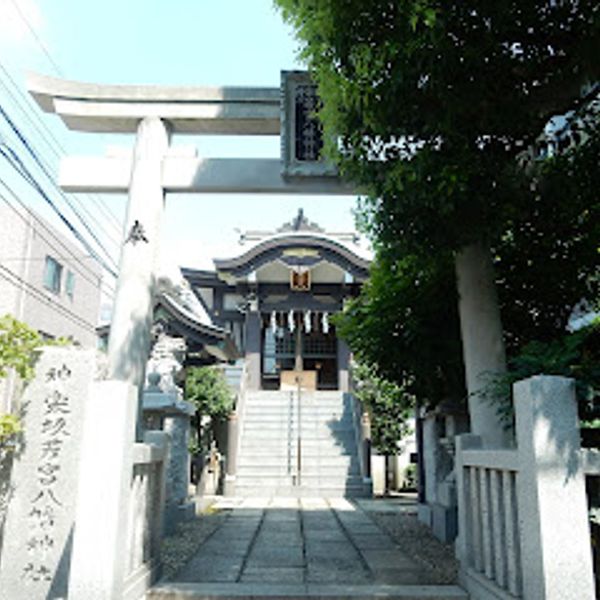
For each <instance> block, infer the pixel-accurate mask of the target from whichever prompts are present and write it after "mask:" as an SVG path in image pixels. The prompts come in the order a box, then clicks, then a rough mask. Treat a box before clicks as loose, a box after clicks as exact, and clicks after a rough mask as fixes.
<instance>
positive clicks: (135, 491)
mask: <svg viewBox="0 0 600 600" xmlns="http://www.w3.org/2000/svg"><path fill="white" fill-rule="evenodd" d="M144 441H145V442H149V443H144V444H135V445H134V451H133V475H132V479H131V487H130V490H129V507H128V527H127V539H126V546H125V557H124V558H125V560H126V570H125V582H124V591H123V599H124V600H129V599H131V600H139V598H141V597H142V596H143V594H144V593H145V591H146V590H147V589H148V587H149V586H150V585H151V583H152V582H153V581H154V580H155V579H156V576H157V574H158V572H159V569H160V544H161V537H162V515H163V510H164V504H165V472H166V459H167V434H165V433H163V432H158V431H153V432H148V433H147V434H146V437H145V440H144Z"/></svg>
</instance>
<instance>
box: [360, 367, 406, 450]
mask: <svg viewBox="0 0 600 600" xmlns="http://www.w3.org/2000/svg"><path fill="white" fill-rule="evenodd" d="M352 374H353V377H354V382H355V388H356V395H357V397H358V398H359V400H360V401H361V402H362V403H363V405H364V406H365V407H366V408H367V410H368V412H369V415H370V417H371V439H372V442H373V446H374V448H375V449H376V450H377V451H378V452H379V453H381V454H384V455H395V454H397V453H398V442H399V441H400V440H401V439H402V438H404V437H406V436H407V435H408V434H410V433H411V431H412V429H411V427H410V424H409V419H410V418H411V417H412V416H414V398H413V396H411V395H410V394H409V393H407V392H406V391H405V390H404V389H403V388H402V387H401V386H399V385H397V384H396V383H394V382H392V381H389V380H388V379H385V378H384V377H381V375H379V374H378V372H377V369H376V368H375V367H374V366H372V365H366V364H360V363H359V364H356V365H355V366H354V368H353V370H352Z"/></svg>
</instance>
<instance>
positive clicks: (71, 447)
mask: <svg viewBox="0 0 600 600" xmlns="http://www.w3.org/2000/svg"><path fill="white" fill-rule="evenodd" d="M95 354H96V353H95V351H94V350H80V349H74V348H47V349H45V350H44V351H43V352H42V353H41V355H40V358H39V360H38V361H37V364H36V375H35V378H34V379H33V381H32V382H31V383H29V385H28V386H27V388H26V390H25V393H24V396H23V400H22V403H23V413H24V418H23V427H24V435H23V444H22V446H21V448H20V449H17V454H16V457H15V462H14V465H13V469H12V476H11V485H12V487H13V493H12V496H11V499H10V502H9V505H8V511H7V516H6V523H5V530H4V541H3V544H2V550H1V551H2V554H1V555H0V590H1V593H0V596H1V597H2V598H6V599H7V600H8V599H11V600H21V599H25V598H26V599H27V600H55V599H59V598H66V597H67V593H68V589H67V587H68V579H69V565H70V554H71V544H72V537H73V519H74V515H75V500H76V497H77V479H78V469H79V454H80V448H81V434H82V429H83V418H84V407H85V402H86V400H87V396H88V388H89V385H90V383H91V382H92V380H93V378H94V375H95V365H96V358H95Z"/></svg>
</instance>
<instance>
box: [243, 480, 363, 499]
mask: <svg viewBox="0 0 600 600" xmlns="http://www.w3.org/2000/svg"><path fill="white" fill-rule="evenodd" d="M235 495H236V496H238V497H240V496H241V497H252V498H264V497H268V496H280V497H288V498H365V497H368V496H370V494H369V493H368V492H367V491H366V490H365V487H364V486H363V485H360V486H346V485H340V486H316V487H315V486H308V485H305V484H303V485H300V486H293V485H292V486H278V487H271V488H269V487H265V486H251V485H244V484H241V483H238V482H237V481H236V486H235Z"/></svg>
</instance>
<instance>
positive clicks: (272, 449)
mask: <svg viewBox="0 0 600 600" xmlns="http://www.w3.org/2000/svg"><path fill="white" fill-rule="evenodd" d="M301 452H302V456H305V457H308V456H311V457H312V456H315V457H316V456H323V457H327V458H338V457H350V456H354V455H355V454H356V448H353V447H343V446H335V445H332V444H326V443H321V444H319V443H318V442H304V443H303V444H302V449H301ZM247 453H248V454H250V455H251V456H254V457H255V456H262V457H264V458H268V457H270V456H277V457H286V456H288V455H290V454H291V455H292V456H296V444H295V443H292V444H289V445H288V444H284V443H275V442H271V441H269V440H265V441H264V442H263V443H262V444H261V443H260V441H259V440H246V442H244V443H243V444H242V446H241V450H240V455H239V457H240V459H243V457H244V456H246V454H247ZM238 460H239V459H238Z"/></svg>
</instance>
